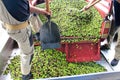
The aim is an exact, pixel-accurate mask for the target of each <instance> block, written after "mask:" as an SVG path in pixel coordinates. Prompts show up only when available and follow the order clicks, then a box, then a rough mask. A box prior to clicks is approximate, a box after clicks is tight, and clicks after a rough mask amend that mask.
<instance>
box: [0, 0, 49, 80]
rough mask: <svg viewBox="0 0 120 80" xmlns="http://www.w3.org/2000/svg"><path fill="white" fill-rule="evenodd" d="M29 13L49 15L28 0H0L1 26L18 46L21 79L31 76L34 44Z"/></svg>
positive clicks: (25, 79) (27, 79) (26, 79)
mask: <svg viewBox="0 0 120 80" xmlns="http://www.w3.org/2000/svg"><path fill="white" fill-rule="evenodd" d="M30 13H37V14H43V15H50V13H49V12H47V11H46V10H45V9H41V8H38V7H35V6H33V5H31V3H30V0H14V1H13V0H0V15H1V16H0V21H1V22H2V23H1V24H2V27H3V28H4V29H5V30H6V32H7V33H8V35H9V36H10V37H11V38H12V39H13V40H15V41H16V42H17V43H18V46H19V48H20V59H21V72H22V80H29V79H30V78H32V73H31V64H30V63H31V60H32V57H33V50H34V45H33V39H32V32H31V27H30V21H29V17H30Z"/></svg>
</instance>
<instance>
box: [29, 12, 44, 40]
mask: <svg viewBox="0 0 120 80" xmlns="http://www.w3.org/2000/svg"><path fill="white" fill-rule="evenodd" d="M30 23H31V27H32V30H33V32H34V33H35V35H34V37H35V38H36V39H37V40H39V41H40V32H39V31H40V27H41V26H42V25H43V23H42V21H41V20H40V18H39V16H38V15H37V14H35V13H34V14H31V17H30Z"/></svg>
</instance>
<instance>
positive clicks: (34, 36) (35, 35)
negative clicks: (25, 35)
mask: <svg viewBox="0 0 120 80" xmlns="http://www.w3.org/2000/svg"><path fill="white" fill-rule="evenodd" d="M33 38H35V39H36V40H38V41H40V33H39V32H38V33H36V34H34V35H33Z"/></svg>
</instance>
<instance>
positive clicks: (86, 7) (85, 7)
mask: <svg viewBox="0 0 120 80" xmlns="http://www.w3.org/2000/svg"><path fill="white" fill-rule="evenodd" d="M88 9H89V7H88V6H84V7H83V8H82V9H81V10H80V11H86V10H88Z"/></svg>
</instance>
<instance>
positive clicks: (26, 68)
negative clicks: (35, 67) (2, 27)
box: [8, 26, 34, 80]
mask: <svg viewBox="0 0 120 80" xmlns="http://www.w3.org/2000/svg"><path fill="white" fill-rule="evenodd" d="M8 34H9V35H10V37H11V38H12V39H14V40H16V41H17V43H18V45H19V48H20V51H21V54H20V57H21V72H22V75H23V77H22V78H23V79H22V80H29V78H30V77H32V75H31V73H30V71H31V65H30V61H31V58H32V56H33V50H34V46H33V39H32V33H31V27H30V26H28V27H26V28H25V29H22V30H16V31H13V30H12V31H10V30H8Z"/></svg>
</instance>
